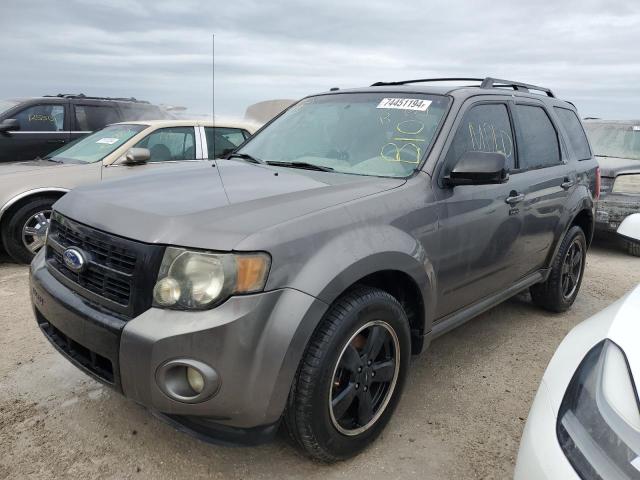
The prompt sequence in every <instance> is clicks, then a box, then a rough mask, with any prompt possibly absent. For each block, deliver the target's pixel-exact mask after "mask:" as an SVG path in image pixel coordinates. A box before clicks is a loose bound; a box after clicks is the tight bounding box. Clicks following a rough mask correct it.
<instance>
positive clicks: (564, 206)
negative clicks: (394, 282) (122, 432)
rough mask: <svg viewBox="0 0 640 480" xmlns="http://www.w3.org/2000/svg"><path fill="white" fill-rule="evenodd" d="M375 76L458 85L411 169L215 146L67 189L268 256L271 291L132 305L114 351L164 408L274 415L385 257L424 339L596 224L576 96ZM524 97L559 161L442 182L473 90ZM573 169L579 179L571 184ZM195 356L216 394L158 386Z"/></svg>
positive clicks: (114, 224) (154, 235) (533, 278)
mask: <svg viewBox="0 0 640 480" xmlns="http://www.w3.org/2000/svg"><path fill="white" fill-rule="evenodd" d="M358 91H362V90H358ZM366 91H367V92H371V91H380V92H389V91H393V92H394V93H398V92H399V91H401V92H402V93H403V94H405V93H410V92H412V91H418V92H424V93H440V94H448V95H450V96H451V97H452V98H453V101H452V105H451V109H450V111H449V113H448V114H447V116H446V118H445V119H444V122H443V124H442V127H441V130H440V134H439V135H438V136H437V138H436V140H435V142H434V144H433V147H432V149H431V150H430V151H429V153H428V155H427V157H426V158H425V161H424V163H423V164H422V166H421V168H420V169H419V170H418V171H416V173H415V174H414V175H413V176H411V177H409V178H407V179H391V178H375V177H364V176H356V175H346V174H337V173H326V172H315V171H306V170H293V169H286V168H276V167H268V166H264V165H255V164H250V163H247V162H243V161H216V162H207V163H206V164H204V165H203V166H201V167H198V168H194V169H189V170H184V171H178V170H175V169H171V170H164V171H162V172H156V173H151V174H146V175H141V176H136V177H132V178H130V179H125V180H122V181H113V182H111V181H107V182H103V183H102V184H101V185H99V186H93V187H83V188H79V189H76V190H74V191H73V192H71V193H70V194H68V195H66V196H65V197H63V198H62V199H61V200H60V201H59V202H58V203H56V205H55V209H56V210H57V211H58V212H60V213H61V214H63V215H65V216H68V217H69V218H71V219H73V220H75V221H77V222H80V223H84V224H87V225H90V226H91V227H93V228H97V229H99V230H103V231H105V232H108V233H110V234H115V235H119V236H123V237H126V238H129V239H133V240H137V241H140V242H146V243H159V244H166V245H176V246H182V247H191V248H197V249H205V250H214V251H218V250H221V251H249V252H251V251H265V252H268V253H269V254H270V255H271V259H272V263H271V270H270V272H269V275H268V280H267V283H266V286H265V289H264V290H265V292H264V293H261V294H257V295H250V296H244V297H232V298H230V299H229V300H227V301H226V302H225V303H223V304H222V305H220V306H218V307H216V308H214V309H212V310H210V311H204V312H197V313H196V312H188V313H187V312H178V311H173V310H159V309H154V308H152V309H150V310H147V311H146V312H144V313H143V314H141V315H140V316H138V317H136V318H133V319H131V320H129V321H128V322H127V325H126V326H125V327H124V328H123V330H122V339H121V342H120V357H119V358H120V364H121V365H122V368H121V370H122V379H123V391H124V393H125V394H126V395H128V396H130V397H132V398H135V399H136V400H137V401H139V402H140V403H142V404H144V405H146V406H148V407H149V408H152V409H155V410H159V411H160V412H162V413H166V414H172V415H173V414H178V415H195V416H202V417H208V418H211V419H215V420H216V421H218V422H221V423H224V424H226V425H232V426H237V427H242V428H249V427H255V426H259V425H265V424H268V423H271V422H275V421H277V420H278V418H279V417H280V415H281V414H282V411H283V410H284V408H285V402H286V398H287V395H288V393H289V388H290V385H291V382H292V381H293V377H294V374H295V371H296V369H297V367H298V365H299V362H300V359H301V358H302V355H303V353H304V350H305V347H306V345H307V342H308V340H309V338H310V336H311V335H312V333H313V331H314V330H315V328H316V327H317V325H318V324H319V322H320V321H321V320H322V317H323V315H324V314H325V312H326V310H327V309H328V308H329V305H330V304H331V303H332V302H334V301H335V300H336V298H338V296H340V295H341V294H342V293H343V292H344V291H345V290H346V289H347V288H349V287H350V286H352V285H353V284H355V283H357V282H358V281H360V280H362V279H363V278H365V277H367V276H369V275H371V274H377V273H379V272H394V273H399V274H402V275H403V276H405V277H406V278H408V279H410V282H411V284H412V285H414V286H415V287H416V290H417V291H418V292H419V296H420V303H421V305H422V309H421V310H420V311H419V312H418V316H417V318H416V321H415V323H414V324H412V326H411V327H412V334H413V335H414V337H416V338H418V339H419V340H420V341H418V342H416V343H415V345H418V348H415V352H416V353H417V352H418V351H419V350H420V348H419V347H420V345H421V344H422V340H426V342H427V343H428V341H429V339H430V338H431V337H432V336H435V335H439V334H442V333H444V332H445V331H447V330H449V329H451V328H453V327H455V326H457V325H459V324H460V323H462V322H464V321H466V320H468V319H469V318H471V317H472V316H474V315H477V314H478V313H480V312H481V311H484V310H486V309H488V308H490V307H492V306H494V305H496V304H497V303H499V302H501V301H503V300H505V299H506V298H508V297H509V296H511V295H514V294H516V293H518V292H519V291H521V290H523V289H526V288H528V287H529V286H530V285H532V284H533V283H536V282H539V281H542V280H544V279H545V278H546V276H547V273H548V267H549V265H550V263H551V261H552V259H553V257H554V255H555V252H556V251H557V249H558V248H559V244H560V241H561V239H562V238H563V235H564V233H565V232H566V231H567V230H568V229H569V227H570V226H571V224H572V222H573V221H574V220H575V219H576V217H577V216H578V215H580V214H584V215H586V218H588V220H587V222H591V223H590V224H587V227H589V228H591V227H592V225H593V224H592V222H593V201H594V200H593V191H594V185H595V171H596V166H597V164H596V161H595V159H589V160H585V161H581V162H578V161H576V160H575V159H574V158H573V153H572V152H571V151H570V149H569V148H568V147H567V145H566V142H565V141H564V140H563V138H562V136H563V131H562V129H561V128H560V127H558V126H557V121H556V119H555V116H554V113H553V111H552V108H551V107H552V106H554V105H561V106H563V107H564V108H572V107H569V106H568V104H566V103H565V102H561V101H559V100H556V99H553V98H548V99H546V98H545V99H544V102H543V101H542V100H541V97H540V96H538V95H532V94H526V93H521V92H518V93H517V95H516V94H514V95H507V94H506V93H505V92H504V91H503V90H502V91H501V90H499V89H494V90H491V91H487V90H481V89H478V88H469V89H466V88H464V89H457V90H455V91H451V89H449V88H436V87H429V88H422V87H415V86H407V87H396V88H395V89H390V88H389V87H376V88H371V89H367V90H366ZM341 93H342V92H341ZM338 94H340V93H338ZM517 99H527V101H529V102H534V103H536V102H537V103H539V104H540V105H544V106H546V107H547V110H548V111H549V116H550V118H551V119H552V120H553V122H554V125H555V126H556V129H557V130H558V132H559V134H560V138H561V142H560V143H561V154H562V155H561V156H562V163H561V164H559V165H557V166H554V167H550V168H543V169H539V170H529V171H522V172H513V173H512V175H511V177H510V178H509V180H508V181H507V182H506V183H502V184H496V185H483V186H457V187H455V188H451V187H446V186H444V185H443V181H442V174H441V165H442V161H443V158H444V155H445V153H446V151H447V149H448V146H449V145H450V143H451V141H452V138H453V135H454V133H455V130H456V127H457V125H458V123H459V122H460V119H461V117H462V115H463V113H464V112H465V111H466V110H467V109H468V108H469V107H470V106H471V105H472V104H474V103H475V102H478V101H487V100H490V101H499V102H514V101H515V100H517ZM267 128H268V127H267ZM258 135H260V133H258ZM214 163H215V165H214ZM567 179H570V180H571V186H570V187H569V188H564V187H563V186H562V185H563V184H566V183H567ZM513 192H516V193H521V194H523V200H522V201H521V202H520V203H519V204H518V205H517V206H515V207H514V206H512V205H509V204H507V203H506V201H505V200H506V198H507V197H510V196H512V195H513ZM587 229H588V228H587ZM587 233H590V232H587ZM43 263H44V259H43V258H42V255H39V256H38V257H37V259H36V260H35V261H34V265H33V266H32V282H33V284H34V286H35V288H41V287H39V286H38V285H39V282H40V281H41V279H40V278H39V277H40V276H43V275H44V273H43V272H44V271H46V269H44V266H43ZM43 269H44V270H43ZM38 272H40V273H38ZM60 288H63V287H60ZM69 335H71V333H70V334H69ZM185 355H190V356H194V357H197V359H198V360H200V361H204V362H207V363H210V364H211V365H214V366H215V368H218V366H220V375H221V377H222V379H223V381H222V382H223V383H222V387H221V389H220V393H218V394H217V395H216V396H215V397H213V398H212V399H211V400H209V401H207V402H204V403H202V404H198V405H191V404H184V403H182V404H179V405H178V404H176V403H177V402H174V401H170V400H169V399H168V397H167V396H165V395H164V394H162V392H160V390H159V389H158V388H157V386H156V385H155V382H154V377H153V372H155V369H156V368H158V366H159V365H160V363H162V362H163V361H165V360H167V359H169V358H176V357H180V356H185ZM229 379H231V380H229ZM227 389H228V390H227ZM247 399H250V400H247ZM247 401H248V402H249V403H246V402H247Z"/></svg>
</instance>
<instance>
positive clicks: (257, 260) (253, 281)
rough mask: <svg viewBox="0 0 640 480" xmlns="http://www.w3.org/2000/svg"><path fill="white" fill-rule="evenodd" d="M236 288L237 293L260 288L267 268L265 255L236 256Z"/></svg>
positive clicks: (254, 290) (267, 263)
mask: <svg viewBox="0 0 640 480" xmlns="http://www.w3.org/2000/svg"><path fill="white" fill-rule="evenodd" d="M236 269H237V270H236V288H235V291H236V292H239V293H250V292H256V291H259V290H261V289H262V287H263V286H264V282H265V277H266V276H267V270H268V269H269V261H268V257H267V256H265V255H243V256H238V257H236Z"/></svg>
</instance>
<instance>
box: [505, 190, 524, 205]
mask: <svg viewBox="0 0 640 480" xmlns="http://www.w3.org/2000/svg"><path fill="white" fill-rule="evenodd" d="M523 200H524V193H517V192H511V193H510V194H509V196H508V197H507V198H506V199H505V202H507V203H508V204H509V205H515V204H516V203H520V202H521V201H523Z"/></svg>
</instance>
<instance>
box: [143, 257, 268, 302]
mask: <svg viewBox="0 0 640 480" xmlns="http://www.w3.org/2000/svg"><path fill="white" fill-rule="evenodd" d="M269 266H270V258H269V255H267V254H266V253H246V254H235V253H224V254H218V253H208V252H198V251H192V250H185V249H183V248H175V247H167V249H166V250H165V253H164V258H163V259H162V264H161V266H160V272H159V273H158V280H157V282H156V285H155V287H154V288H153V305H154V306H156V307H163V308H175V309H180V310H204V309H207V308H211V307H213V306H215V305H216V304H218V303H220V302H221V301H223V300H225V299H226V298H228V297H229V296H230V295H234V294H242V293H254V292H259V291H261V290H262V289H263V288H264V284H265V282H266V280H267V274H268V273H269Z"/></svg>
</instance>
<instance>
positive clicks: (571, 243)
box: [530, 226, 587, 313]
mask: <svg viewBox="0 0 640 480" xmlns="http://www.w3.org/2000/svg"><path fill="white" fill-rule="evenodd" d="M586 258H587V239H586V237H585V235H584V232H583V231H582V229H581V228H580V227H578V226H573V227H571V228H570V229H569V231H568V232H567V234H566V235H565V237H564V238H563V239H562V244H561V245H560V248H559V250H558V253H557V254H556V257H555V258H554V260H553V264H552V266H551V272H550V273H549V277H548V278H547V281H546V282H544V283H539V284H537V285H534V286H532V287H531V288H530V292H531V298H532V299H533V302H534V303H535V304H536V305H539V306H540V307H542V308H544V309H546V310H550V311H552V312H558V313H560V312H564V311H566V310H568V309H569V308H570V307H571V305H573V302H574V301H575V299H576V297H577V296H578V291H579V290H580V285H581V284H582V276H583V274H584V268H585V264H586Z"/></svg>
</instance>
